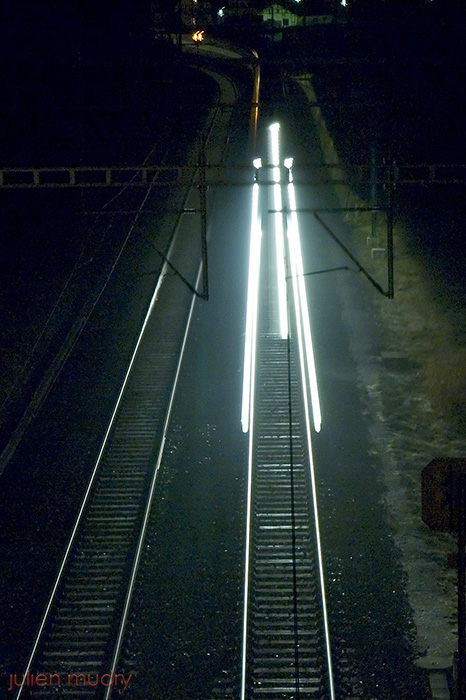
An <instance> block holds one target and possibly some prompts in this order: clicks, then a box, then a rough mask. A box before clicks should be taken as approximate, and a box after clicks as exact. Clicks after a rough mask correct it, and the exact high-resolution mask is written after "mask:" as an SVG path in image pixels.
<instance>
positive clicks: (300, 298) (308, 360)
mask: <svg viewBox="0 0 466 700" xmlns="http://www.w3.org/2000/svg"><path fill="white" fill-rule="evenodd" d="M288 200H289V206H290V212H289V217H288V231H287V233H288V245H289V254H290V267H291V273H292V274H291V281H292V288H293V297H294V305H295V315H296V326H297V337H298V349H299V358H300V366H301V380H302V388H303V403H304V418H305V425H306V438H307V444H308V454H309V472H310V477H311V492H312V504H313V511H314V527H315V533H316V545H317V559H318V565H319V583H320V589H321V595H322V615H323V620H324V632H325V647H326V656H327V666H328V672H329V673H328V682H329V692H330V699H331V700H335V687H334V680H333V663H332V653H331V644H330V627H329V622H328V612H327V599H326V591H325V574H324V564H323V558H322V544H321V538H320V525H319V510H318V504H317V489H316V480H315V469H314V457H313V452H312V438H311V420H310V411H309V398H308V391H307V383H308V381H309V382H310V381H311V377H312V382H313V385H314V386H313V385H311V392H310V394H311V401H312V410H313V418H314V427H315V429H316V431H317V432H318V431H319V430H320V425H321V416H320V404H319V397H318V393H317V377H316V373H315V363H314V352H313V348H312V338H311V329H310V323H309V311H308V305H307V297H306V289H305V285H304V277H303V264H302V254H301V244H300V240H299V223H298V215H297V212H296V198H295V191H294V185H293V183H292V182H290V183H289V184H288ZM306 369H307V371H306ZM306 379H307V381H306ZM313 394H314V398H313ZM314 401H317V403H316V406H314ZM316 408H318V411H317V413H316ZM316 417H317V418H318V423H317V426H318V427H316Z"/></svg>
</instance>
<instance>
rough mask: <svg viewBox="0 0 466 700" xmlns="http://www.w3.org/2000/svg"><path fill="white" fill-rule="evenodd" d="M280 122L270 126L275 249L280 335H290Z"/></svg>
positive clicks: (282, 336)
mask: <svg viewBox="0 0 466 700" xmlns="http://www.w3.org/2000/svg"><path fill="white" fill-rule="evenodd" d="M279 133H280V124H278V123H276V124H272V125H271V126H270V127H269V145H270V160H271V165H273V166H274V167H273V168H272V179H273V181H274V183H275V184H274V185H273V208H274V210H275V213H274V226H275V250H276V255H277V289H278V314H279V323H280V337H281V338H282V339H285V338H287V337H288V308H287V307H288V305H287V300H286V271H285V243H284V233H283V201H282V190H281V185H280V179H281V177H280V167H279V166H280V137H279Z"/></svg>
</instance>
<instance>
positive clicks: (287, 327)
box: [240, 123, 336, 700]
mask: <svg viewBox="0 0 466 700" xmlns="http://www.w3.org/2000/svg"><path fill="white" fill-rule="evenodd" d="M253 165H254V168H255V174H254V185H253V190H252V211H251V235H250V244H249V245H250V248H249V278H248V291H247V310H246V330H245V349H244V373H243V396H242V412H241V425H242V429H243V432H244V433H249V436H248V438H249V449H248V487H247V514H246V543H245V570H244V608H243V640H242V660H241V689H240V700H247V698H248V697H249V696H250V691H251V689H250V688H249V687H248V677H249V674H250V673H251V671H250V669H249V668H248V655H249V654H250V651H249V641H248V636H249V634H250V630H249V624H250V620H249V617H250V610H249V609H250V608H251V610H254V605H255V603H254V597H253V592H254V588H253V586H254V578H253V577H252V567H253V566H254V562H255V561H256V559H255V557H256V556H257V555H256V550H255V545H254V542H253V539H254V537H256V535H255V534H254V533H255V530H254V527H253V526H254V523H255V520H254V518H255V517H256V516H255V514H254V513H255V510H254V509H255V507H256V506H255V505H254V503H255V501H253V498H252V491H253V483H255V481H254V479H256V474H259V475H262V476H263V475H264V473H265V472H264V469H265V470H266V469H267V466H268V465H267V464H264V463H262V462H261V461H260V459H259V458H258V457H257V455H256V447H257V445H256V443H257V441H258V440H259V441H260V439H261V435H262V433H261V430H262V432H263V431H264V426H267V425H268V424H267V422H265V423H264V415H266V414H264V408H263V407H262V408H261V409H258V407H256V411H257V410H258V413H255V395H256V394H257V395H258V396H259V398H260V396H261V392H262V394H263V391H264V389H263V387H261V386H258V387H256V386H255V382H256V364H257V361H259V360H260V361H262V359H261V358H256V355H257V354H258V352H259V348H262V347H271V346H270V343H274V342H275V343H276V339H277V336H278V337H279V338H281V339H289V340H296V344H297V356H298V358H299V363H298V364H297V369H298V367H299V370H298V375H297V376H299V375H300V376H301V384H302V402H303V404H302V405H303V409H304V411H303V414H304V415H303V417H302V423H301V426H302V428H301V429H302V431H303V437H304V433H306V438H305V440H306V442H307V447H308V450H307V451H308V459H307V460H306V461H307V463H308V466H309V471H310V483H309V485H310V488H309V491H307V489H306V494H307V495H306V499H307V498H309V502H310V507H311V510H310V512H309V515H310V516H311V518H312V519H313V520H314V528H315V536H316V537H315V541H316V550H315V555H314V556H315V557H316V559H317V562H318V572H319V574H318V579H317V586H318V588H319V589H320V595H319V598H320V599H321V606H322V608H321V609H322V613H323V628H324V637H323V643H324V645H325V648H326V653H325V656H326V662H327V669H328V685H329V696H328V697H329V700H335V697H336V696H335V688H334V681H333V670H332V656H331V650H330V631H329V623H328V616H327V604H326V592H325V577H324V567H323V557H322V551H321V541H320V527H319V514H318V504H317V491H316V480H315V473H314V462H313V454H312V429H311V412H312V422H313V425H314V430H315V431H316V432H319V431H320V430H321V422H322V417H321V410H320V401H319V392H318V386H317V376H316V368H315V361H314V351H313V346H312V335H311V326H310V320H309V307H308V301H307V296H306V288H305V281H304V268H303V260H302V250H301V243H300V236H299V222H298V213H297V206H296V194H295V188H294V184H293V177H292V165H293V160H292V159H291V158H287V159H286V160H285V161H284V166H285V169H286V170H288V173H289V177H288V178H287V183H285V182H284V178H282V174H283V172H284V169H283V166H281V165H280V125H279V124H278V123H277V124H272V125H271V126H270V127H269V129H268V166H270V170H267V172H271V173H272V177H271V183H270V187H259V182H258V181H259V170H260V168H261V167H262V163H261V161H260V159H256V160H255V161H254V163H253ZM264 190H265V192H266V194H267V196H269V195H270V202H269V204H272V206H273V216H272V217H271V219H270V220H271V222H272V221H273V225H274V239H275V244H274V245H273V244H272V242H271V240H270V238H269V237H267V238H266V239H265V242H264V247H265V248H266V249H267V250H266V252H267V251H268V250H273V249H275V250H274V258H275V257H276V261H275V262H274V263H273V264H272V269H271V273H272V278H273V281H276V286H277V290H276V292H275V290H274V292H273V295H272V297H275V299H276V300H277V305H276V306H275V301H274V303H273V304H272V307H273V309H277V312H278V313H277V315H278V318H279V328H274V329H273V331H272V333H268V334H266V335H265V336H264V337H262V335H261V337H260V338H259V337H258V321H259V316H260V317H261V319H262V313H261V309H259V300H260V297H261V289H260V284H261V269H260V264H261V255H262V227H261V222H260V215H259V206H260V201H259V200H260V197H259V193H260V194H261V195H262V194H263V192H264ZM284 198H285V199H286V202H284ZM285 234H286V236H285ZM267 259H268V257H267ZM266 276H267V274H266ZM268 279H269V278H268V276H267V280H268ZM271 281H272V280H271ZM273 281H272V284H273ZM288 282H289V284H288ZM287 291H289V294H287ZM293 308H294V318H295V328H294V330H293V338H291V320H292V319H291V317H289V315H288V310H289V309H290V310H292V309H293ZM275 313H276V312H275ZM290 313H291V311H290ZM269 318H271V319H272V325H274V324H276V320H275V318H276V317H275V315H274V312H272V314H271V316H270V317H269ZM261 322H262V321H261ZM293 325H294V324H293ZM274 339H275V340H274ZM264 343H265V344H266V345H265V346H264ZM267 343H269V345H267ZM279 345H280V347H283V346H282V343H281V342H280V343H279ZM289 347H290V346H289V345H288V367H289V366H290V365H289ZM276 356H277V355H276V354H275V355H274V357H276ZM279 356H280V355H279ZM263 361H264V362H267V358H264V359H263ZM262 369H264V368H263V367H262V366H261V370H262ZM269 369H270V368H269ZM289 371H290V370H289V369H288V382H290V375H289ZM298 382H299V379H298ZM296 386H297V388H298V385H296ZM298 390H299V388H298ZM276 396H278V394H276ZM280 400H281V399H280ZM287 400H289V399H287ZM261 405H262V404H260V402H259V406H261ZM311 409H312V410H311ZM266 410H269V409H266ZM261 411H262V413H261ZM266 420H268V418H267V419H266ZM300 420H301V419H300ZM258 421H259V423H260V425H258ZM268 429H270V428H268ZM265 430H267V428H265ZM255 433H257V434H255ZM265 437H266V438H269V437H270V435H269V433H267V434H266V435H265ZM276 439H277V440H280V439H281V437H280V436H278V437H277V438H276ZM268 449H269V448H268ZM280 449H282V448H281V446H280ZM281 454H282V453H281V452H280V455H281ZM290 454H291V453H290ZM274 459H275V458H274ZM277 459H279V461H280V459H282V457H279V458H277ZM290 459H291V457H290ZM258 460H259V461H258ZM272 461H273V464H275V462H274V460H272ZM256 462H258V463H257V464H256ZM259 462H260V464H259ZM290 464H291V465H292V462H290ZM275 466H276V465H275ZM271 471H272V478H271V482H270V483H271V484H272V485H273V483H274V478H273V472H274V469H273V465H272V469H271ZM280 483H281V482H280ZM256 497H257V494H256ZM264 503H265V501H263V504H264ZM256 505H257V504H256ZM262 507H264V505H262ZM312 511H313V513H312V515H311V512H312ZM261 515H263V513H261ZM281 515H283V514H281ZM264 527H265V526H264ZM279 527H284V526H279ZM286 527H288V525H286ZM273 528H275V525H274V526H273ZM266 529H267V528H266ZM274 546H275V545H274ZM287 546H288V545H287ZM314 561H315V560H314ZM251 614H252V615H253V614H254V613H253V612H252V613H251ZM298 646H299V644H298ZM299 653H300V652H299ZM277 658H278V656H277ZM297 669H298V671H297V672H298V673H299V663H298V665H297ZM262 670H263V669H261V673H262ZM256 680H257V677H256ZM295 680H296V679H294V680H293V681H292V682H293V683H294V682H295ZM252 682H254V680H252ZM299 682H300V681H299V679H298V683H299ZM282 685H283V684H282ZM298 693H299V689H298Z"/></svg>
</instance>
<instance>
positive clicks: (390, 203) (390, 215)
mask: <svg viewBox="0 0 466 700" xmlns="http://www.w3.org/2000/svg"><path fill="white" fill-rule="evenodd" d="M394 195H395V186H394V183H393V173H392V172H391V171H390V173H389V184H388V212H387V265H388V268H387V273H388V291H387V297H388V298H389V299H393V296H394V279H393V199H394Z"/></svg>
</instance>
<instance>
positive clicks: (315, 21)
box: [262, 2, 335, 40]
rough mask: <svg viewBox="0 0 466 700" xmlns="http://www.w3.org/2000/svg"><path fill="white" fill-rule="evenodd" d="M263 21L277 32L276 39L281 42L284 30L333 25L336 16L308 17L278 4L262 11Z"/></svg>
mask: <svg viewBox="0 0 466 700" xmlns="http://www.w3.org/2000/svg"><path fill="white" fill-rule="evenodd" d="M262 21H263V23H264V24H265V25H266V26H267V27H270V29H271V30H272V31H273V30H275V34H274V39H275V40H280V39H281V37H282V32H281V30H283V29H286V28H288V27H307V26H311V25H325V24H332V23H333V22H334V21H335V17H334V15H323V14H322V15H308V14H304V13H302V12H299V11H298V12H292V11H291V10H290V9H289V7H288V6H286V5H285V4H283V5H281V4H280V3H278V2H277V3H273V4H272V5H269V6H268V7H266V8H265V9H264V10H263V11H262Z"/></svg>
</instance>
